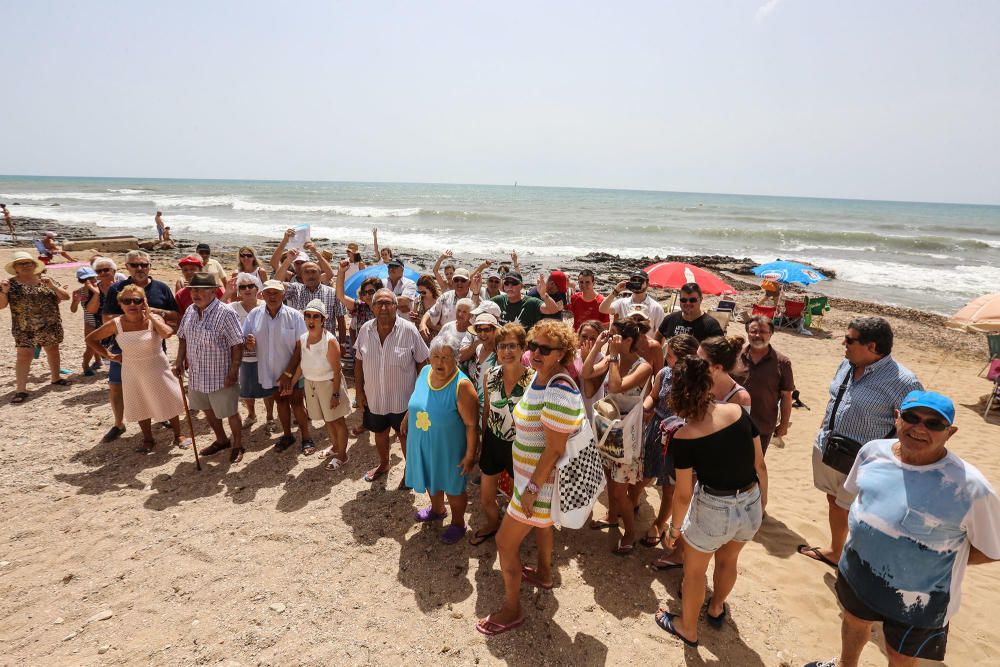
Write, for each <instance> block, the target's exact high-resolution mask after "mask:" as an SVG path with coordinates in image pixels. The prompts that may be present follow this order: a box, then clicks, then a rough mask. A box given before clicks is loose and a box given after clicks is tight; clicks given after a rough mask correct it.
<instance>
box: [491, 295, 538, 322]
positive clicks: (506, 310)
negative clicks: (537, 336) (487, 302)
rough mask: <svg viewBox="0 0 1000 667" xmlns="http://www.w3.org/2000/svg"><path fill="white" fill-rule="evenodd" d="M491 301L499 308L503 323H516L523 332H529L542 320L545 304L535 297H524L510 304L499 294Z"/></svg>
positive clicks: (505, 296) (505, 297)
mask: <svg viewBox="0 0 1000 667" xmlns="http://www.w3.org/2000/svg"><path fill="white" fill-rule="evenodd" d="M491 301H492V302H493V303H495V304H496V305H498V306H500V312H501V314H502V315H503V321H504V322H507V323H509V322H517V323H518V324H520V325H521V326H522V327H524V330H525V331H530V330H531V327H533V326H535V324H536V323H537V322H538V320H540V319H542V306H543V305H544V304H545V302H544V301H542V300H541V299H539V298H537V297H534V296H525V297H522V298H521V300H520V301H518V302H517V303H511V302H510V300H509V299H508V298H507V295H506V294H500V295H498V296H495V297H493V298H492V299H491Z"/></svg>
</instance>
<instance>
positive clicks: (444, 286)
mask: <svg viewBox="0 0 1000 667" xmlns="http://www.w3.org/2000/svg"><path fill="white" fill-rule="evenodd" d="M451 256H452V252H451V250H445V251H444V252H443V253H441V254H440V255H438V258H437V261H436V262H434V268H433V269H432V273H433V274H434V279H435V280H437V281H438V285H440V286H441V291H442V292H447V291H448V290H450V289H451V287H450V286H449V285H448V281H447V280H446V279H445V277H444V274H442V273H441V264H443V263H444V260H446V259H448V258H449V257H451Z"/></svg>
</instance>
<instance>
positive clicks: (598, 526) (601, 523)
mask: <svg viewBox="0 0 1000 667" xmlns="http://www.w3.org/2000/svg"><path fill="white" fill-rule="evenodd" d="M587 527H588V528H590V529H591V530H604V529H605V528H617V527H618V522H617V521H616V522H615V523H611V522H610V521H607V520H605V519H594V520H593V521H591V522H590V525H589V526H587Z"/></svg>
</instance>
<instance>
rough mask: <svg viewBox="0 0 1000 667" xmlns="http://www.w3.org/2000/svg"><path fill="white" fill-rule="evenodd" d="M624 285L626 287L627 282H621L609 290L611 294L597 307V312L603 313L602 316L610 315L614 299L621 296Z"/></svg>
mask: <svg viewBox="0 0 1000 667" xmlns="http://www.w3.org/2000/svg"><path fill="white" fill-rule="evenodd" d="M626 285H628V281H627V280H623V281H621V282H620V283H618V284H617V285H615V288H614V289H613V290H611V294H609V295H608V296H607V297H606V298H605V299H604V301H601V305H600V306H598V307H597V312H599V313H603V314H604V315H610V314H611V313H612V312H614V308H612V306H613V305H614V302H615V299H617V298H618V295H619V294H621V292H622V290H623V289H625V286H626Z"/></svg>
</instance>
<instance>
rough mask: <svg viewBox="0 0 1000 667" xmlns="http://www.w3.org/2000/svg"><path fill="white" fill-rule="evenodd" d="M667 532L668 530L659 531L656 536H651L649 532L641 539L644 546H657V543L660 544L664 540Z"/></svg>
mask: <svg viewBox="0 0 1000 667" xmlns="http://www.w3.org/2000/svg"><path fill="white" fill-rule="evenodd" d="M666 532H667V531H665V530H662V531H659V532H658V533H657V535H656V537H650V536H649V535H648V534H647V535H646V536H645V537H643V538H642V539H641V540H639V541H640V542H641V543H642V546H644V547H655V546H656V545H657V544H659V543H660V542H662V541H663V534H664V533H666Z"/></svg>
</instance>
